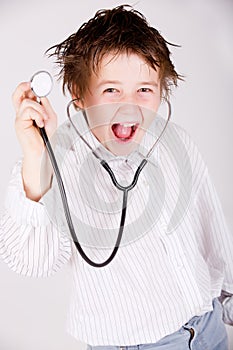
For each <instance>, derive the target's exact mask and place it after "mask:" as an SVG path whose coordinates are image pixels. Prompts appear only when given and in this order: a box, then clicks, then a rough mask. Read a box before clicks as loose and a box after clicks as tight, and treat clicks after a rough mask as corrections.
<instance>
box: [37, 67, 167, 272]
mask: <svg viewBox="0 0 233 350" xmlns="http://www.w3.org/2000/svg"><path fill="white" fill-rule="evenodd" d="M52 86H53V79H52V76H51V75H50V73H48V72H47V71H39V72H37V73H35V74H34V75H33V76H32V78H31V89H32V91H33V92H34V94H35V96H36V97H37V102H38V103H41V101H40V99H41V98H42V97H46V96H48V94H49V93H50V92H51V90H52ZM76 101H77V99H73V100H71V101H70V102H69V103H68V105H67V116H68V119H69V121H70V123H71V125H72V126H73V128H74V130H75V132H76V133H77V135H78V136H79V137H80V139H81V140H82V141H83V142H84V143H85V144H86V146H87V147H88V148H89V149H90V150H91V152H92V154H93V155H94V156H95V157H96V158H97V159H98V161H99V162H100V164H101V165H102V167H103V168H104V169H105V170H106V171H107V172H108V174H109V176H110V178H111V180H112V182H113V184H114V186H115V187H116V188H117V189H118V190H120V191H122V192H123V201H122V210H121V219H120V227H119V231H118V236H117V239H116V243H115V247H114V249H113V251H112V253H111V254H110V256H109V258H108V259H106V260H105V261H104V262H102V263H96V262H94V261H92V260H91V259H90V258H89V257H88V256H87V255H86V254H85V252H84V251H83V249H82V247H81V245H80V243H79V241H78V238H77V236H76V233H75V229H74V226H73V222H72V218H71V214H70V209H69V205H68V201H67V196H66V192H65V188H64V184H63V181H62V177H61V174H60V171H59V168H58V165H57V161H56V158H55V155H54V152H53V149H52V146H51V143H50V141H49V139H48V136H47V133H46V131H45V128H44V127H42V128H38V129H39V132H40V134H41V137H42V139H43V141H44V144H45V147H46V149H47V152H48V155H49V158H50V161H51V164H52V167H53V170H54V174H55V176H56V179H57V184H58V188H59V191H60V195H61V199H62V204H63V209H64V213H65V217H66V221H67V224H68V228H69V231H70V234H71V236H72V239H73V242H74V244H75V246H76V248H77V250H78V252H79V254H80V255H81V256H82V258H83V259H84V260H85V261H86V262H87V263H88V264H89V265H91V266H93V267H104V266H106V265H108V264H109V263H110V262H111V261H112V260H113V259H114V257H115V256H116V253H117V251H118V249H119V246H120V243H121V239H122V235H123V231H124V225H125V218H126V210H127V200H128V193H129V191H131V190H132V189H133V188H134V187H135V186H136V184H137V181H138V178H139V175H140V173H141V171H142V169H143V168H144V167H145V165H146V164H147V162H148V159H149V158H150V156H151V155H152V153H153V151H154V149H155V147H156V145H157V144H158V142H159V141H160V139H161V137H162V136H163V134H164V132H165V130H166V128H167V125H168V122H169V120H170V118H171V104H170V102H169V101H166V102H167V105H168V115H167V120H166V122H165V124H164V127H163V129H162V131H161V133H160V135H159V137H158V138H157V140H156V141H155V142H154V144H153V145H152V147H151V148H150V149H149V151H148V152H147V154H146V156H143V159H142V161H141V162H140V164H139V166H138V168H137V170H136V172H135V174H134V177H133V180H132V182H131V184H129V185H127V186H122V185H121V184H120V183H119V182H118V181H117V179H116V177H115V175H114V173H113V171H112V169H111V168H110V166H109V164H108V163H107V161H106V160H104V159H102V158H101V157H100V156H99V155H98V154H97V152H95V150H94V149H93V147H91V145H90V144H89V142H88V141H87V140H86V139H85V138H84V137H83V135H82V134H81V133H80V131H79V130H78V128H77V127H76V126H75V124H74V122H73V121H72V119H71V116H70V107H71V105H73V104H74V102H76ZM84 113H85V111H84V110H83V114H84ZM84 116H85V114H84Z"/></svg>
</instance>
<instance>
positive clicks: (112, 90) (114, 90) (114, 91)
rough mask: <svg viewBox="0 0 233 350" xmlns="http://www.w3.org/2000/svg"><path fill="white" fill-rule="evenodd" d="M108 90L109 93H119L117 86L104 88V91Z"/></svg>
mask: <svg viewBox="0 0 233 350" xmlns="http://www.w3.org/2000/svg"><path fill="white" fill-rule="evenodd" d="M105 92H107V93H110V94H113V93H117V92H118V90H117V89H115V88H107V89H105V90H104V93H105Z"/></svg>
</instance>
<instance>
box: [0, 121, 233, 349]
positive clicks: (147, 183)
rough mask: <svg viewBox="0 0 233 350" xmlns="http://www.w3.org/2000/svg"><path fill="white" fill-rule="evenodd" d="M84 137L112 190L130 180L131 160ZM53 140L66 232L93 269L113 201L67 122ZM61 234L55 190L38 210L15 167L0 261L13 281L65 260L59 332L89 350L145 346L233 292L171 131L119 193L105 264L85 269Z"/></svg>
mask: <svg viewBox="0 0 233 350" xmlns="http://www.w3.org/2000/svg"><path fill="white" fill-rule="evenodd" d="M156 127H158V125H157V126H156V125H155V123H153V125H152V127H151V128H150V132H151V133H147V135H146V137H145V138H144V140H143V143H142V145H141V149H147V150H148V149H149V147H150V146H151V143H153V142H154V141H153V140H154V136H153V135H154V134H155V133H156V130H157V129H156ZM67 135H69V137H67ZM72 135H73V136H72ZM86 137H87V138H88V139H89V141H90V142H94V145H95V146H96V145H97V146H98V152H99V154H101V155H102V156H103V158H104V159H106V160H108V162H109V164H110V166H111V167H112V168H113V169H114V173H115V174H116V176H117V178H118V179H120V180H119V181H120V183H122V182H124V181H129V179H132V176H133V174H134V173H135V170H136V169H137V165H138V163H139V157H138V153H137V152H134V153H133V154H132V155H131V156H130V157H129V158H128V159H126V158H124V157H113V156H112V155H111V154H110V153H109V152H107V151H106V150H104V149H103V148H102V147H101V146H100V145H99V144H98V142H97V141H96V140H95V139H94V138H93V137H91V136H90V135H86ZM58 141H59V142H60V147H57V157H58V162H59V164H60V167H61V169H62V170H61V171H62V176H63V179H64V182H65V188H66V191H67V197H68V201H69V204H70V208H71V212H72V217H73V221H74V227H75V229H76V234H77V236H78V237H79V239H80V242H81V244H82V245H83V247H84V250H85V252H86V253H87V255H88V256H89V257H90V258H91V259H93V260H94V261H98V262H102V261H103V260H105V259H106V258H108V257H109V255H110V253H111V251H112V248H113V246H114V243H115V240H116V237H117V233H118V227H119V223H120V214H121V201H122V193H120V194H119V192H118V190H116V189H115V187H114V186H113V185H112V182H111V181H110V178H109V175H108V174H107V173H106V171H105V170H104V169H103V168H102V167H101V166H100V165H99V163H98V161H97V160H95V158H94V157H93V155H91V154H90V151H89V150H88V149H87V147H86V146H85V145H84V144H83V143H82V142H80V141H77V138H76V137H75V136H74V134H73V132H72V131H71V129H70V125H69V124H68V123H66V124H65V125H63V127H62V128H60V134H59V136H58ZM144 153H145V152H144ZM67 231H68V230H67V226H66V223H65V222H64V215H63V210H62V206H61V203H60V197H59V194H58V191H57V185H56V182H55V181H53V188H52V189H51V190H50V191H48V193H47V194H46V195H45V196H44V197H43V198H42V199H41V200H40V201H39V202H38V203H37V202H33V201H31V200H29V199H27V198H26V196H25V193H24V190H23V185H22V179H21V162H19V163H18V164H17V165H16V166H15V168H14V170H13V174H12V178H11V181H10V184H9V188H8V193H7V198H6V202H5V211H4V215H3V216H2V219H1V227H0V252H1V256H2V257H3V259H4V260H5V261H6V263H7V264H8V265H9V266H10V268H12V269H13V270H14V271H16V272H17V273H20V274H23V275H27V276H37V277H40V276H50V275H52V274H53V273H55V272H56V271H57V270H58V269H59V268H60V267H61V266H62V265H63V264H65V263H67V262H68V261H70V262H71V268H72V276H73V291H72V299H71V304H70V308H69V316H68V323H67V328H68V332H69V333H70V334H71V335H73V336H74V337H76V338H77V339H79V340H81V341H83V342H86V343H88V344H90V345H122V346H123V345H136V344H143V343H154V342H156V341H158V340H159V339H161V338H162V337H164V336H166V335H168V334H171V333H172V332H175V331H176V330H178V329H179V328H180V327H181V326H182V325H183V324H184V323H186V322H187V321H188V320H189V319H190V318H191V317H193V316H195V315H202V314H203V313H205V312H207V311H209V310H211V309H212V299H213V298H215V297H217V296H219V295H220V294H221V290H225V291H227V292H228V293H231V294H233V239H232V236H230V234H229V232H228V230H227V227H226V223H225V220H224V217H223V212H222V209H221V205H220V203H219V200H218V197H217V195H216V192H215V189H214V187H213V184H212V183H211V180H210V177H209V174H208V170H207V168H206V166H205V164H204V162H203V160H202V158H201V156H200V154H199V152H198V150H197V147H196V146H195V145H194V143H193V142H192V140H191V139H190V137H189V136H188V135H187V133H186V132H184V130H182V129H181V128H179V127H178V126H176V125H175V124H173V123H170V125H169V128H168V129H167V131H166V134H165V136H164V137H163V139H162V141H161V142H160V144H159V145H158V147H157V148H156V150H155V151H154V153H153V155H152V157H151V159H150V161H149V163H148V164H147V165H146V166H145V168H144V169H143V170H142V173H141V174H140V176H139V180H138V184H137V185H136V187H135V188H134V189H133V190H132V191H131V193H129V202H128V208H127V217H126V227H125V230H124V234H123V238H122V243H121V245H120V248H119V251H118V253H117V255H116V257H115V258H114V260H113V261H112V262H111V263H110V264H109V265H107V266H106V267H103V268H95V267H91V266H89V265H88V264H87V263H86V262H85V261H84V260H83V259H82V258H81V256H80V255H79V254H78V253H77V251H76V248H75V246H74V244H73V243H72V241H71V238H70V234H69V233H68V232H67ZM227 304H230V303H225V305H227ZM231 310H232V308H231ZM231 312H232V311H231ZM231 316H232V319H233V315H231ZM229 322H230V321H229Z"/></svg>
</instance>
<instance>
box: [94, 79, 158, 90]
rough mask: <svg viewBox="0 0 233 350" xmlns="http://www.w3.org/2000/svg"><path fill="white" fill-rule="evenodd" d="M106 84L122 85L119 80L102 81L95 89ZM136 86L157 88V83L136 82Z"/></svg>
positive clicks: (152, 81)
mask: <svg viewBox="0 0 233 350" xmlns="http://www.w3.org/2000/svg"><path fill="white" fill-rule="evenodd" d="M108 84H119V85H122V83H121V82H120V81H119V80H103V81H101V82H100V83H99V84H98V85H97V88H99V87H101V86H103V85H108ZM137 85H153V86H156V87H158V83H157V82H156V81H154V80H149V81H139V82H137Z"/></svg>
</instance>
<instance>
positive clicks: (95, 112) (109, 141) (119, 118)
mask: <svg viewBox="0 0 233 350" xmlns="http://www.w3.org/2000/svg"><path fill="white" fill-rule="evenodd" d="M160 99H161V94H160V80H159V71H158V70H157V71H155V70H154V69H153V68H152V67H150V66H149V65H148V64H147V63H146V62H145V61H144V60H143V59H142V58H141V57H140V56H139V55H136V54H126V53H122V54H119V55H118V56H115V55H113V54H108V55H105V56H104V58H103V59H102V62H101V65H100V67H99V70H98V74H92V76H91V79H90V83H89V89H88V91H87V93H86V94H85V96H84V99H83V103H82V107H83V108H85V109H86V114H87V120H88V124H89V127H90V129H91V131H92V133H93V134H94V135H95V137H96V138H97V139H98V140H99V141H100V142H101V143H102V144H103V145H104V146H105V147H106V148H107V149H108V150H109V151H110V152H112V153H113V154H115V155H126V154H129V153H130V152H132V151H133V150H134V149H135V148H136V147H137V145H138V144H139V143H140V142H141V139H142V137H143V135H144V134H145V131H146V130H147V129H148V127H149V126H150V124H151V122H152V121H153V119H154V117H155V115H156V114H155V112H157V110H158V107H159V105H160Z"/></svg>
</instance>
